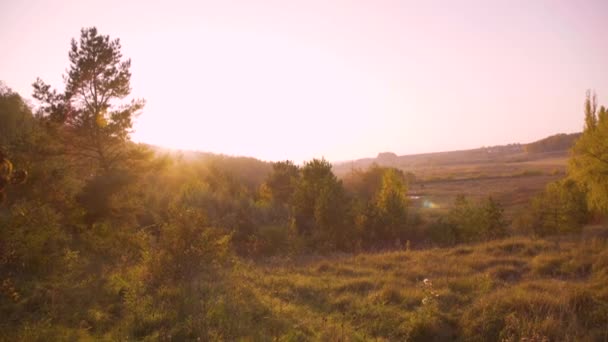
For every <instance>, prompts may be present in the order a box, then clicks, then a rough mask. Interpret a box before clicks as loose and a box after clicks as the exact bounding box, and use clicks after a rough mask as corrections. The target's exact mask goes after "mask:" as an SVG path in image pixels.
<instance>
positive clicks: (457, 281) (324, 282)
mask: <svg viewBox="0 0 608 342" xmlns="http://www.w3.org/2000/svg"><path fill="white" fill-rule="evenodd" d="M238 277H243V278H244V280H243V281H242V282H241V284H243V285H242V286H246V287H247V289H248V290H249V291H250V293H251V294H252V295H254V296H255V298H256V300H257V301H258V302H260V303H262V304H261V305H263V306H265V307H266V308H267V310H268V314H269V316H270V317H274V318H273V319H274V320H275V321H281V322H282V323H281V324H279V325H277V327H278V328H276V327H275V329H274V330H273V333H272V334H271V335H269V337H268V338H269V339H271V338H276V339H278V340H285V341H291V340H303V341H304V340H306V341H308V340H319V341H325V340H332V341H367V340H375V341H405V340H411V341H433V340H437V341H444V340H466V341H496V340H503V341H520V340H521V339H522V338H527V339H528V340H530V341H536V340H537V341H543V340H549V341H556V340H560V341H605V340H606V339H607V338H608V288H606V287H605V284H606V283H608V243H607V242H606V240H604V239H594V240H579V241H561V242H556V241H549V240H532V239H528V238H511V239H506V240H501V241H495V242H489V243H484V244H478V245H470V246H460V247H456V248H446V249H429V250H421V251H398V252H386V253H380V254H363V255H357V256H338V257H332V258H325V259H324V260H312V261H301V260H299V261H298V260H297V261H283V262H281V263H278V264H277V263H272V264H264V263H262V264H256V265H249V266H247V267H245V268H243V269H241V271H239V275H238ZM424 279H428V280H429V284H432V285H430V287H429V286H428V285H425V282H424ZM260 329H262V327H260Z"/></svg>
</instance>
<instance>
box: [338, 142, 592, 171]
mask: <svg viewBox="0 0 608 342" xmlns="http://www.w3.org/2000/svg"><path fill="white" fill-rule="evenodd" d="M579 136H580V133H574V134H556V135H553V136H550V137H547V138H544V139H540V140H538V141H535V142H531V143H528V144H519V143H514V144H508V145H499V146H490V147H481V148H476V149H471V150H461V151H447V152H433V153H421V154H411V155H402V156H398V155H396V154H395V153H392V152H382V153H379V154H378V156H376V157H375V158H362V159H357V160H353V161H347V162H340V163H334V172H336V174H339V175H340V174H345V173H347V172H348V171H350V170H351V169H353V168H355V169H356V168H367V167H369V166H370V165H372V164H373V163H376V164H378V165H381V166H391V167H397V168H400V169H403V170H406V171H413V172H415V173H416V171H419V172H423V173H424V172H426V170H429V169H433V168H440V167H455V166H458V165H461V166H462V165H468V166H471V165H472V166H483V165H484V164H511V165H517V164H518V163H531V162H532V163H534V162H539V161H543V160H547V159H561V158H566V157H567V156H568V150H569V149H570V147H572V145H573V144H574V141H575V140H576V139H577V138H578V137H579Z"/></svg>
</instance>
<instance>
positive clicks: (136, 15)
mask: <svg viewBox="0 0 608 342" xmlns="http://www.w3.org/2000/svg"><path fill="white" fill-rule="evenodd" d="M86 26H97V27H98V29H99V30H100V31H101V33H103V34H110V35H111V36H112V37H118V38H120V39H121V41H122V44H123V52H124V55H125V56H127V57H130V58H131V59H132V63H133V64H132V65H133V66H132V72H133V78H132V86H133V93H134V95H135V96H137V97H142V98H145V99H146V100H147V105H146V108H145V110H144V112H143V115H142V116H141V117H139V118H138V120H137V123H136V133H135V134H134V135H133V137H134V139H135V140H137V141H143V142H148V143H153V144H158V145H164V146H168V147H175V148H185V149H198V150H203V151H210V152H217V153H226V154H232V155H248V156H254V157H258V158H261V159H265V160H280V159H292V160H295V161H297V162H300V161H302V160H307V159H310V158H313V157H321V156H325V158H327V159H330V160H347V159H354V158H359V157H367V156H375V155H376V154H377V153H378V152H382V151H393V152H396V153H398V154H409V153H422V152H430V151H442V150H455V149H463V148H474V147H480V146H483V145H486V146H487V145H496V144H505V143H512V142H529V141H533V140H536V139H539V138H543V137H545V136H547V135H551V134H555V133H560V132H565V133H568V132H575V131H579V130H580V129H581V128H582V121H583V114H582V108H583V100H584V94H585V90H586V89H588V88H592V89H595V90H596V91H597V93H598V98H599V100H600V102H601V103H604V104H608V44H606V42H607V41H608V1H605V0H597V1H591V0H588V1H585V0H582V1H574V0H572V1H560V0H543V1H540V0H539V1H534V0H521V1H520V0H506V1H489V0H483V1H456V0H455V1H449V0H445V1H378V0H374V1H371V0H370V1H329V0H325V1H316V0H307V1H285V0H277V1H255V0H247V1H245V0H243V1H181V0H173V1H167V2H154V1H143V0H137V1H76V0H74V1H69V0H58V1H34V0H19V1H16V0H15V1H10V2H9V1H0V46H2V52H0V80H3V81H4V82H5V83H6V84H7V85H8V86H10V87H12V88H13V89H14V90H16V91H18V92H19V93H21V94H22V95H24V96H26V97H29V96H30V94H31V83H32V82H33V81H34V80H35V78H36V77H38V76H39V77H41V78H42V79H44V80H46V81H47V82H50V83H51V84H54V85H56V86H61V75H62V74H63V73H64V71H65V69H66V68H67V66H68V59H67V53H68V48H69V41H70V39H71V38H72V37H77V36H78V35H79V31H80V28H81V27H86Z"/></svg>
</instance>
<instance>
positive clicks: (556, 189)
mask: <svg viewBox="0 0 608 342" xmlns="http://www.w3.org/2000/svg"><path fill="white" fill-rule="evenodd" d="M588 216H589V215H588V209H587V203H586V200H585V192H584V191H583V190H582V189H581V187H580V186H579V185H578V183H576V182H575V181H573V180H571V179H565V180H561V181H557V182H552V183H549V184H548V185H547V187H546V188H545V190H544V191H543V192H542V193H541V194H539V195H538V196H537V197H535V198H534V199H533V200H532V202H531V205H530V207H529V208H528V210H527V213H526V214H525V215H524V217H523V222H521V224H522V226H523V227H522V228H524V229H526V230H528V231H531V232H533V233H534V234H535V235H539V236H544V235H551V234H559V233H572V232H577V231H579V230H580V229H581V227H582V226H583V224H584V223H586V222H587V219H588Z"/></svg>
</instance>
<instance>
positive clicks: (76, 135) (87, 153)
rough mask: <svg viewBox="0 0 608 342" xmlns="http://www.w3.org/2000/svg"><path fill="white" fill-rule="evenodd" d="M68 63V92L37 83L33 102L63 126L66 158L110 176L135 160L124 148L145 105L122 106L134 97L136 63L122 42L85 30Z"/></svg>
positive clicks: (39, 81)
mask: <svg viewBox="0 0 608 342" xmlns="http://www.w3.org/2000/svg"><path fill="white" fill-rule="evenodd" d="M69 60H70V67H69V69H68V72H67V75H65V76H64V80H65V90H64V92H62V93H60V92H57V90H51V87H50V85H48V84H45V83H44V82H43V81H42V80H41V79H37V80H36V82H35V83H34V84H33V87H34V94H33V96H34V98H35V99H37V100H38V101H40V102H41V108H40V109H41V111H42V114H43V115H45V116H46V117H48V118H49V121H51V122H52V123H54V124H57V125H58V126H59V129H58V130H59V132H60V134H59V135H58V137H59V138H60V139H61V141H62V142H63V143H64V144H65V145H66V146H65V147H66V152H67V153H70V154H74V155H77V156H79V157H84V158H85V160H88V161H89V162H90V161H91V160H93V161H95V162H97V164H98V166H99V167H100V168H101V169H103V170H105V171H107V170H110V169H112V168H114V167H115V166H116V164H118V163H119V162H120V161H122V160H124V159H128V158H129V157H130V156H129V152H128V151H126V150H125V147H126V145H125V143H126V142H128V141H129V134H130V133H131V128H132V125H133V117H134V116H135V115H136V113H137V112H138V111H139V110H141V109H142V108H143V105H144V101H143V100H131V101H130V102H128V103H123V102H122V100H124V99H125V98H126V97H127V96H129V94H130V93H131V86H130V80H131V72H130V68H131V60H130V59H123V56H122V53H121V45H120V40H119V39H114V40H111V39H110V37H109V36H107V35H100V34H99V33H98V32H97V29H96V28H95V27H91V28H84V29H82V30H81V35H80V40H79V41H78V42H77V41H76V40H75V39H72V42H71V49H70V52H69Z"/></svg>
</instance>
